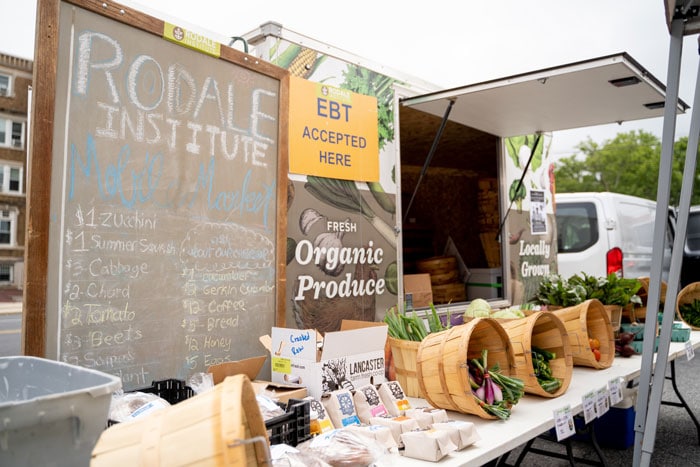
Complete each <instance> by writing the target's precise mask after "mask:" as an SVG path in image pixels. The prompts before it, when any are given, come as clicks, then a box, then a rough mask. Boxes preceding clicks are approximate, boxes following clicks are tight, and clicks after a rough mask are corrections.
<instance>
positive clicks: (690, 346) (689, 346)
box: [685, 341, 695, 360]
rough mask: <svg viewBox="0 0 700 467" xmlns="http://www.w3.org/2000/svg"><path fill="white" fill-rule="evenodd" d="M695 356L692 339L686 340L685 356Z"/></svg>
mask: <svg viewBox="0 0 700 467" xmlns="http://www.w3.org/2000/svg"><path fill="white" fill-rule="evenodd" d="M693 357H695V349H694V348H693V344H692V343H691V342H690V341H686V342H685V358H687V359H688V360H692V359H693Z"/></svg>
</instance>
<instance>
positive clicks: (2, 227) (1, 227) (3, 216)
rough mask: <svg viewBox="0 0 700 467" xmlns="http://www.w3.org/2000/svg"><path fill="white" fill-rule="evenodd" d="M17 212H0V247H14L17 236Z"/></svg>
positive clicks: (9, 210) (14, 210) (5, 210)
mask: <svg viewBox="0 0 700 467" xmlns="http://www.w3.org/2000/svg"><path fill="white" fill-rule="evenodd" d="M16 230H17V210H16V209H3V210H0V246H14V245H15V241H16V236H17V232H16Z"/></svg>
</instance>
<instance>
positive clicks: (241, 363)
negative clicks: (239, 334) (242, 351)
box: [207, 355, 307, 404]
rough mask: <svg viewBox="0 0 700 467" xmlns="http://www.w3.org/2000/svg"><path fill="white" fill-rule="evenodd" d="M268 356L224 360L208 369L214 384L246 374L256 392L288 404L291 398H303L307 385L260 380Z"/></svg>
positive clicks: (305, 394)
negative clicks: (229, 377) (230, 360)
mask: <svg viewBox="0 0 700 467" xmlns="http://www.w3.org/2000/svg"><path fill="white" fill-rule="evenodd" d="M265 360H267V357H266V356H264V355H262V356H260V357H251V358H246V359H244V360H236V361H233V362H224V363H220V364H218V365H212V366H210V367H209V368H208V369H207V371H208V373H211V374H212V379H213V380H214V384H219V383H221V382H222V381H223V380H224V379H226V377H227V376H233V375H237V374H241V373H243V374H245V375H246V376H248V379H250V381H251V383H252V385H253V390H254V391H255V394H259V395H264V396H267V397H269V398H270V399H272V400H275V401H279V402H282V403H284V404H286V403H287V402H288V401H289V399H303V398H304V397H306V396H307V392H306V387H304V386H301V385H299V384H285V383H273V382H272V381H261V380H258V379H257V377H258V373H260V369H261V368H262V366H263V365H264V364H265Z"/></svg>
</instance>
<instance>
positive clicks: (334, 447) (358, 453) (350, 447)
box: [297, 428, 389, 467]
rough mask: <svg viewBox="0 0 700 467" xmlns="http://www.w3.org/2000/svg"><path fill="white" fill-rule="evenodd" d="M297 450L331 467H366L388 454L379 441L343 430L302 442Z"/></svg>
mask: <svg viewBox="0 0 700 467" xmlns="http://www.w3.org/2000/svg"><path fill="white" fill-rule="evenodd" d="M297 449H298V450H299V451H300V452H302V453H304V454H308V455H310V456H311V457H313V458H317V459H321V460H322V461H323V462H326V463H328V464H329V465H331V466H333V467H366V466H368V465H371V464H373V463H375V462H377V460H379V459H380V458H381V457H382V456H384V455H385V454H387V453H388V452H389V450H388V449H387V448H386V447H384V446H383V445H382V444H381V443H380V442H379V441H377V440H374V439H369V438H368V437H365V436H362V435H360V434H357V433H355V432H353V431H351V430H347V429H343V428H340V429H336V430H332V431H329V432H328V433H323V434H321V435H319V436H316V437H315V438H312V439H310V440H308V441H304V442H303V443H301V444H300V445H298V446H297Z"/></svg>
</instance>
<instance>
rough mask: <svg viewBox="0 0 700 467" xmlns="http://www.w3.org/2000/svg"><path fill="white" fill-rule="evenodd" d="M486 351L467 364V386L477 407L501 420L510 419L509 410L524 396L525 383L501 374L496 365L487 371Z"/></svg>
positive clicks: (483, 350)
mask: <svg viewBox="0 0 700 467" xmlns="http://www.w3.org/2000/svg"><path fill="white" fill-rule="evenodd" d="M487 356H488V350H487V349H482V351H481V358H472V359H471V360H469V361H468V362H467V366H468V372H469V385H470V386H471V390H472V394H473V395H474V398H475V399H476V400H477V402H478V404H479V406H481V408H482V409H484V410H485V411H486V412H487V413H489V414H491V415H494V416H496V417H498V418H500V419H501V420H507V419H508V418H509V417H510V409H511V407H512V406H513V405H515V404H517V403H518V401H519V400H520V398H521V397H522V396H523V395H524V394H525V389H524V388H525V383H524V382H523V381H522V380H521V379H518V378H512V377H510V376H506V375H503V374H501V372H500V368H499V366H498V364H496V365H494V366H492V367H491V369H488V363H487Z"/></svg>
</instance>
